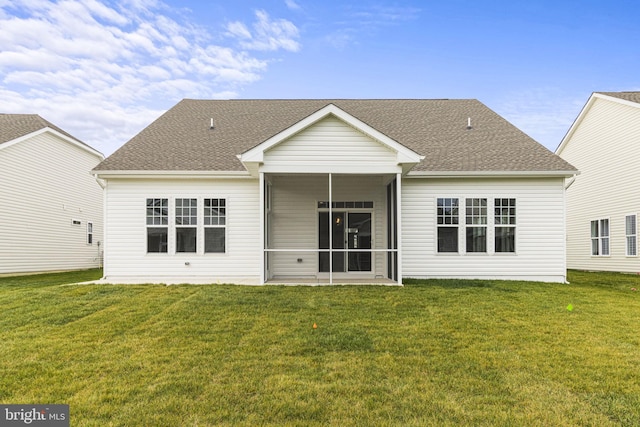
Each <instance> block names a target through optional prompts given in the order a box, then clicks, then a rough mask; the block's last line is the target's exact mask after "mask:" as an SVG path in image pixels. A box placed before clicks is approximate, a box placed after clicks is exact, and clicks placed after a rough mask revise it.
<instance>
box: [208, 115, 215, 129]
mask: <svg viewBox="0 0 640 427" xmlns="http://www.w3.org/2000/svg"><path fill="white" fill-rule="evenodd" d="M213 127H214V126H213V117H211V124H210V125H209V129H213Z"/></svg>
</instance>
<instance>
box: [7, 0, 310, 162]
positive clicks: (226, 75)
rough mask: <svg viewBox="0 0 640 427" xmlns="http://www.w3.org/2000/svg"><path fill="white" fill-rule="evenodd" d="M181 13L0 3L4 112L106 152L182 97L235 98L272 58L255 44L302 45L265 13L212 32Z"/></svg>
mask: <svg viewBox="0 0 640 427" xmlns="http://www.w3.org/2000/svg"><path fill="white" fill-rule="evenodd" d="M182 12H184V11H182ZM183 16H184V15H181V14H180V13H177V11H175V10H173V9H171V8H170V7H169V6H167V5H166V4H164V3H162V2H161V1H158V0H115V1H111V2H106V1H98V0H54V1H49V0H17V1H7V0H0V112H5V113H34V114H40V115H41V116H43V117H45V118H46V119H47V120H50V121H51V122H53V123H55V124H56V125H58V126H60V127H61V128H63V129H65V130H66V131H68V132H70V133H71V134H72V135H74V136H76V137H77V138H80V139H81V140H83V141H85V142H86V143H88V144H90V145H92V146H94V147H95V148H96V149H98V150H101V151H103V152H104V153H105V154H110V153H111V152H113V151H114V150H115V149H116V148H118V147H119V146H120V145H122V144H123V143H124V142H126V141H127V140H128V139H130V138H131V137H132V136H133V135H134V134H135V133H137V132H138V131H139V130H141V129H142V128H143V127H144V126H146V125H148V124H149V123H150V122H151V121H153V120H154V119H155V118H157V117H158V116H159V115H160V114H161V113H162V112H163V110H164V109H166V108H168V107H171V106H172V105H173V104H175V103H176V102H177V101H179V100H180V99H182V98H187V97H189V98H202V97H211V98H223V97H226V98H233V97H237V96H238V93H239V91H240V90H241V89H242V88H243V87H244V86H245V85H247V84H249V83H251V82H254V81H256V80H258V79H260V77H261V74H262V73H264V72H265V71H266V69H267V64H268V63H269V58H264V57H263V58H258V57H255V56H253V55H252V53H251V52H252V51H271V52H273V51H277V50H288V51H293V52H295V51H297V50H298V49H299V48H300V45H299V43H298V41H297V40H298V30H297V28H296V26H295V25H294V24H293V23H291V22H290V21H287V20H283V19H271V18H270V17H269V15H268V14H267V13H266V12H264V11H258V12H256V21H255V22H254V23H253V24H252V25H250V26H247V25H245V24H244V23H242V22H234V23H232V24H229V25H227V27H226V28H220V29H218V30H217V32H216V29H211V28H204V27H202V26H198V25H196V24H194V23H192V22H190V21H189V20H188V18H184V17H183ZM250 29H251V30H250ZM224 35H227V36H228V35H232V36H233V37H234V38H235V39H236V40H237V41H238V42H239V45H240V46H241V48H242V50H238V49H234V48H233V47H232V46H227V45H223V44H219V43H215V42H214V40H220V39H221V38H222V37H221V36H224Z"/></svg>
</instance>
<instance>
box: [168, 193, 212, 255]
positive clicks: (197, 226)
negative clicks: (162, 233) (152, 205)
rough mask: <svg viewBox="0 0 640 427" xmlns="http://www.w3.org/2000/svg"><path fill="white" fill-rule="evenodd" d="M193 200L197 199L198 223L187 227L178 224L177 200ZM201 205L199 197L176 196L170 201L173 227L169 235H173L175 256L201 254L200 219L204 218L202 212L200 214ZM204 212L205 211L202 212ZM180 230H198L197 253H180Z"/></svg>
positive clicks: (170, 215) (170, 220)
mask: <svg viewBox="0 0 640 427" xmlns="http://www.w3.org/2000/svg"><path fill="white" fill-rule="evenodd" d="M178 199H180V200H191V199H196V223H195V224H187V225H183V224H177V222H176V219H177V217H178V216H177V215H176V209H177V206H178V203H177V200H178ZM200 203H201V199H200V198H199V197H198V196H183V195H180V196H174V197H171V198H170V199H169V205H170V208H169V224H170V225H172V227H170V230H169V233H170V235H173V243H174V244H173V248H172V249H173V252H172V254H173V255H179V256H182V255H186V256H190V255H196V254H199V253H200V240H201V236H200V222H201V221H200V219H201V218H202V215H201V212H200ZM202 212H204V211H202ZM179 228H194V229H195V230H196V250H195V252H178V229H179Z"/></svg>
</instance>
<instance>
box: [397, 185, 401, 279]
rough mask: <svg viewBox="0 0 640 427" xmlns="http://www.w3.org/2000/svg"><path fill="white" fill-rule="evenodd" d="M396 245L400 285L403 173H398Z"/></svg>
mask: <svg viewBox="0 0 640 427" xmlns="http://www.w3.org/2000/svg"><path fill="white" fill-rule="evenodd" d="M396 239H397V240H398V244H397V245H396V251H397V254H398V256H397V259H398V261H397V263H398V265H397V267H398V285H402V174H401V173H398V174H396Z"/></svg>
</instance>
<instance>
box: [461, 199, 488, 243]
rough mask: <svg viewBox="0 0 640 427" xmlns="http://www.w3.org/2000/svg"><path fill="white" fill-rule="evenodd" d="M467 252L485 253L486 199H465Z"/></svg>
mask: <svg viewBox="0 0 640 427" xmlns="http://www.w3.org/2000/svg"><path fill="white" fill-rule="evenodd" d="M465 209H466V225H467V226H466V238H467V252H487V199H466V200H465Z"/></svg>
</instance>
